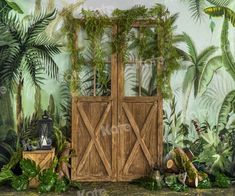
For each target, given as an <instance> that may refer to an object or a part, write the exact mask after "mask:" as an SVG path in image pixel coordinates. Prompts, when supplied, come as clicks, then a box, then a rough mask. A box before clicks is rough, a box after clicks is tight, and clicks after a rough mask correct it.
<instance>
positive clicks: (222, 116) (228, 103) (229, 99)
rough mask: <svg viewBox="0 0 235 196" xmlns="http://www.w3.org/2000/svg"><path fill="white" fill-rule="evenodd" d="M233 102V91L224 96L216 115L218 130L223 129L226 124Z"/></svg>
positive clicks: (234, 96)
mask: <svg viewBox="0 0 235 196" xmlns="http://www.w3.org/2000/svg"><path fill="white" fill-rule="evenodd" d="M234 101H235V90H233V91H231V92H230V93H228V94H227V95H226V97H225V98H224V101H223V103H222V106H221V108H220V111H219V115H218V130H219V131H220V130H222V129H224V127H225V126H226V124H227V122H228V116H229V113H230V112H232V110H233V105H234Z"/></svg>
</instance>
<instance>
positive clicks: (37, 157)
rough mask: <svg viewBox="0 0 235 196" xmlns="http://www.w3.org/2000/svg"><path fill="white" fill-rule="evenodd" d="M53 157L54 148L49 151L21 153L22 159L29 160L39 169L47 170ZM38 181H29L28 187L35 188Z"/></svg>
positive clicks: (34, 179)
mask: <svg viewBox="0 0 235 196" xmlns="http://www.w3.org/2000/svg"><path fill="white" fill-rule="evenodd" d="M54 157H55V148H52V149H51V150H35V151H23V159H31V160H33V161H34V162H35V163H36V165H39V167H40V169H41V170H42V169H48V168H50V167H51V165H52V163H53V159H54ZM38 185H39V181H38V179H37V178H33V179H32V180H30V183H29V187H30V188H37V187H38Z"/></svg>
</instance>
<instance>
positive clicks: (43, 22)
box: [25, 10, 56, 43]
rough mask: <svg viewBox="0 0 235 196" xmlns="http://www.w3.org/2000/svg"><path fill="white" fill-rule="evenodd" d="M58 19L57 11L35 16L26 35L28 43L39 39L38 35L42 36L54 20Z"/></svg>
mask: <svg viewBox="0 0 235 196" xmlns="http://www.w3.org/2000/svg"><path fill="white" fill-rule="evenodd" d="M55 17H56V10H53V11H52V12H51V13H46V12H44V13H42V14H39V15H36V16H34V18H33V19H32V20H31V22H30V25H29V28H28V29H27V31H26V33H25V35H26V36H25V39H26V40H25V41H26V43H32V42H34V41H35V39H37V37H38V35H39V34H41V33H42V32H43V31H45V29H46V28H47V26H48V25H49V24H50V22H51V21H52V20H54V19H55Z"/></svg>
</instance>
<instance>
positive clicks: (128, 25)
mask: <svg viewBox="0 0 235 196" xmlns="http://www.w3.org/2000/svg"><path fill="white" fill-rule="evenodd" d="M147 11H148V9H147V8H145V6H134V7H133V8H131V9H129V10H120V9H115V10H114V11H113V13H112V16H113V17H114V22H115V24H116V25H117V28H118V33H117V36H116V38H115V39H114V40H113V49H114V52H117V53H118V54H119V55H120V56H121V61H122V62H125V60H126V59H127V56H128V40H129V38H130V37H129V33H130V31H131V29H132V25H133V23H134V22H135V21H136V20H137V19H139V18H141V19H143V18H146V16H147Z"/></svg>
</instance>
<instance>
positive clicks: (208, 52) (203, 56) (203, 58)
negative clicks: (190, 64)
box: [197, 46, 218, 65]
mask: <svg viewBox="0 0 235 196" xmlns="http://www.w3.org/2000/svg"><path fill="white" fill-rule="evenodd" d="M217 49H218V48H217V47H215V46H209V47H207V48H205V49H204V50H203V51H202V52H201V53H200V54H199V55H198V59H197V61H198V64H199V65H202V64H204V63H206V62H207V61H208V59H209V58H210V57H211V56H212V55H213V54H214V53H215V52H216V51H217Z"/></svg>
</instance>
